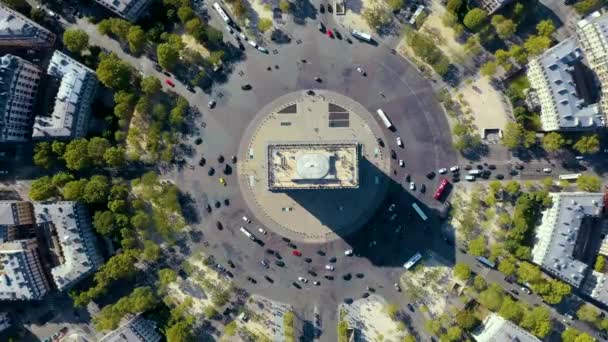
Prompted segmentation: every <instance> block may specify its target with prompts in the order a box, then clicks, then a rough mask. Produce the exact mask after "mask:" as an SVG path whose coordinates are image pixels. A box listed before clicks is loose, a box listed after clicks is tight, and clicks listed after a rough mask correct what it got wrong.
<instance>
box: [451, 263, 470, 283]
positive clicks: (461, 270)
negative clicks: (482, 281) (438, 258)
mask: <svg viewBox="0 0 608 342" xmlns="http://www.w3.org/2000/svg"><path fill="white" fill-rule="evenodd" d="M454 276H455V277H456V278H457V279H460V280H467V279H469V277H471V267H469V265H467V264H464V263H461V262H459V263H456V265H454Z"/></svg>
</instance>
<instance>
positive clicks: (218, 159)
mask: <svg viewBox="0 0 608 342" xmlns="http://www.w3.org/2000/svg"><path fill="white" fill-rule="evenodd" d="M217 162H218V163H220V164H221V163H223V162H224V156H223V155H221V154H220V155H219V156H218V157H217Z"/></svg>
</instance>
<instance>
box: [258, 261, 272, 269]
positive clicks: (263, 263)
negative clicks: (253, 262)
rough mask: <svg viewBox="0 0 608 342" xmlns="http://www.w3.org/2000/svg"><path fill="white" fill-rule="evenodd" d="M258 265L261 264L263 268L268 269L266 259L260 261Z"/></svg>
mask: <svg viewBox="0 0 608 342" xmlns="http://www.w3.org/2000/svg"><path fill="white" fill-rule="evenodd" d="M260 264H262V266H264V267H265V268H270V265H269V264H268V261H266V259H262V260H260Z"/></svg>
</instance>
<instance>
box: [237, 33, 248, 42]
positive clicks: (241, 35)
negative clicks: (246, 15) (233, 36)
mask: <svg viewBox="0 0 608 342" xmlns="http://www.w3.org/2000/svg"><path fill="white" fill-rule="evenodd" d="M239 36H240V37H241V39H243V40H247V36H246V35H245V34H244V33H243V32H239Z"/></svg>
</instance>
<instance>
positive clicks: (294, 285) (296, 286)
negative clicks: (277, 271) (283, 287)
mask: <svg viewBox="0 0 608 342" xmlns="http://www.w3.org/2000/svg"><path fill="white" fill-rule="evenodd" d="M291 285H293V287H295V288H296V289H300V290H301V289H302V286H300V284H298V283H296V282H295V281H294V282H293V283H291Z"/></svg>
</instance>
